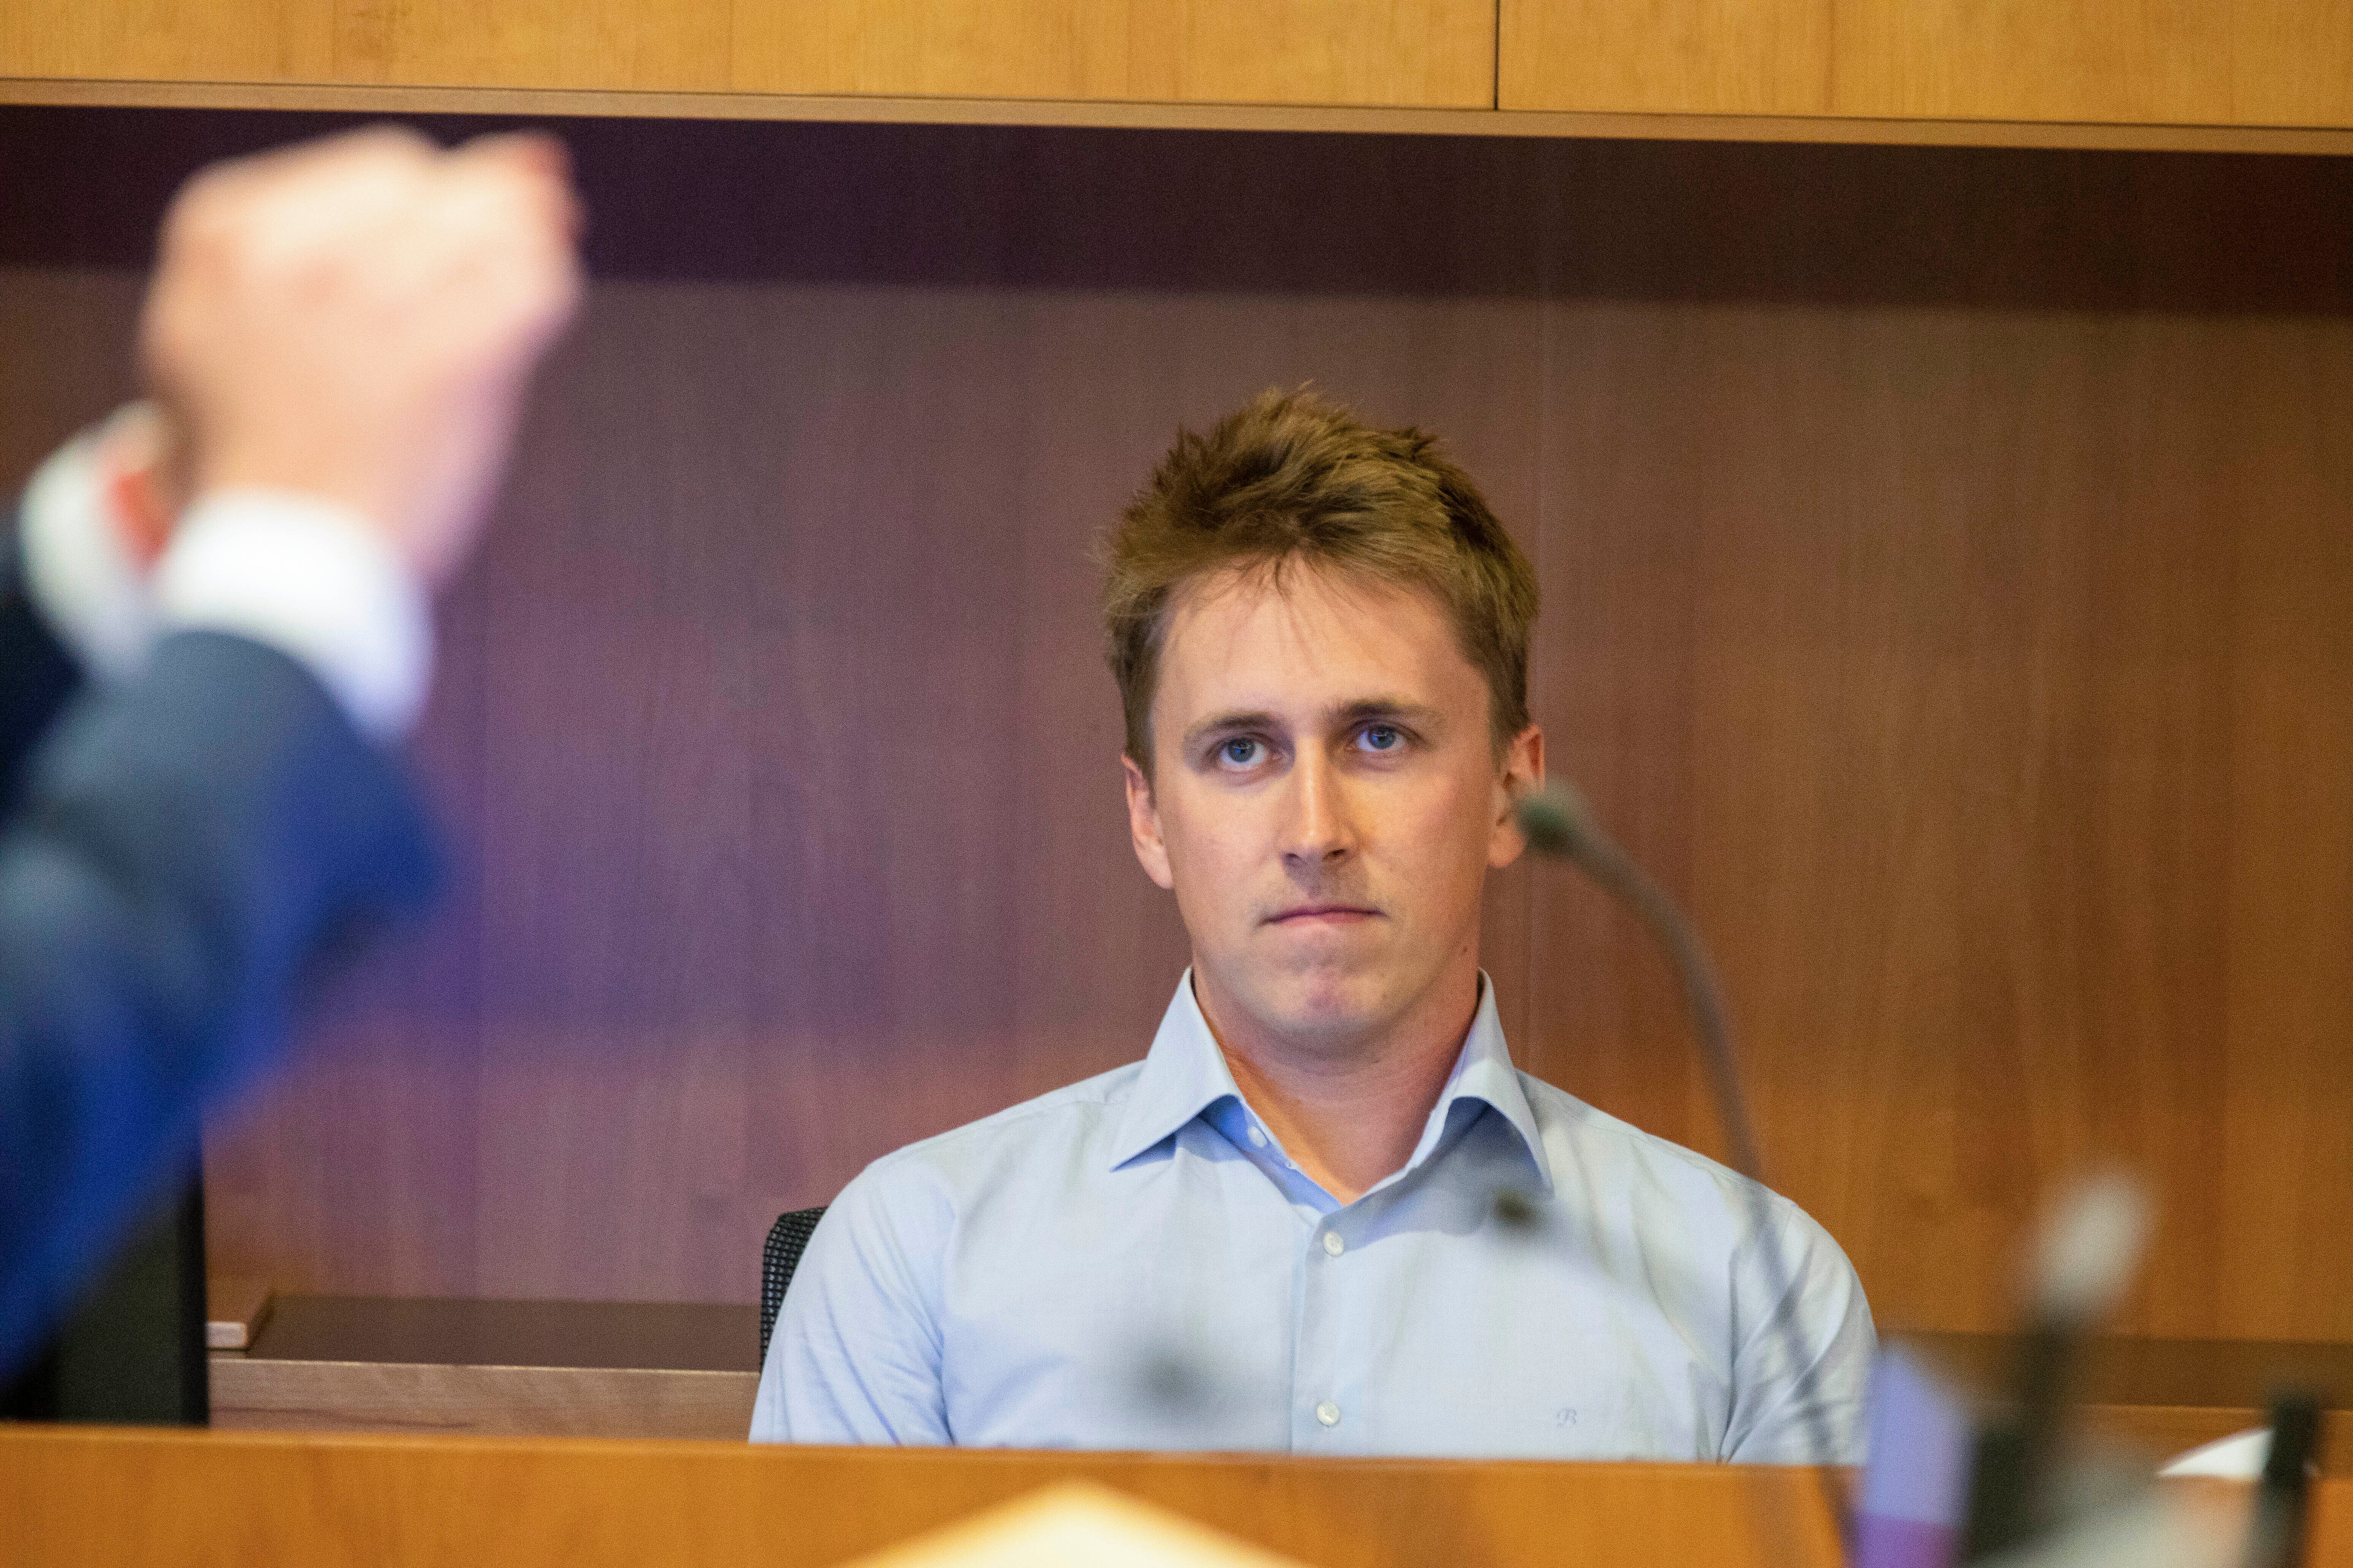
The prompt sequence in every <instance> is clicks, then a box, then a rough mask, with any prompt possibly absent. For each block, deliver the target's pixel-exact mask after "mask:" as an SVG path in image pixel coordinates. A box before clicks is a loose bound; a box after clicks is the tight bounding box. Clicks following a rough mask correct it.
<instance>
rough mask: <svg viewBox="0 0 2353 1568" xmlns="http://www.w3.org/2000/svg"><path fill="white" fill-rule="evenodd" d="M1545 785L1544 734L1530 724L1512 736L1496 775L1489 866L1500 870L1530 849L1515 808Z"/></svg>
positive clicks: (1488, 856) (1488, 841) (1489, 844)
mask: <svg viewBox="0 0 2353 1568" xmlns="http://www.w3.org/2000/svg"><path fill="white" fill-rule="evenodd" d="M1544 782H1545V744H1544V731H1542V730H1540V729H1538V728H1537V727H1536V726H1535V725H1534V724H1531V725H1529V726H1528V727H1527V728H1526V729H1525V730H1523V731H1520V732H1519V733H1518V734H1516V735H1514V736H1513V737H1512V743H1511V744H1510V745H1509V746H1506V747H1505V748H1504V765H1503V766H1502V767H1501V768H1498V769H1497V770H1496V772H1495V816H1494V822H1493V826H1492V829H1491V831H1490V832H1489V834H1488V837H1487V864H1488V865H1490V866H1492V867H1493V868H1495V869H1497V870H1501V869H1503V868H1504V867H1506V866H1508V865H1510V864H1511V863H1512V862H1513V861H1514V860H1516V859H1518V858H1520V855H1521V853H1522V852H1523V851H1525V849H1526V848H1527V847H1528V840H1527V836H1526V835H1525V834H1524V833H1522V832H1521V831H1520V823H1519V818H1517V817H1516V816H1513V815H1512V807H1513V806H1514V805H1515V804H1517V803H1518V801H1519V798H1520V796H1522V795H1525V794H1527V793H1528V792H1529V791H1530V790H1537V789H1542V788H1543V787H1544Z"/></svg>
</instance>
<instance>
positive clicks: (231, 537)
mask: <svg viewBox="0 0 2353 1568" xmlns="http://www.w3.org/2000/svg"><path fill="white" fill-rule="evenodd" d="M154 598H155V608H156V614H157V619H158V621H159V623H160V625H161V627H162V629H164V630H167V631H169V630H205V631H220V632H232V633H235V634H237V636H239V637H251V638H252V639H254V640H255V641H256V642H260V643H266V644H268V645H269V647H275V648H277V649H279V650H280V652H282V653H285V654H287V655H288V656H290V658H294V659H296V660H297V661H299V662H300V663H301V664H303V665H304V666H306V667H308V668H309V669H310V670H311V673H312V674H314V675H316V676H317V677H318V678H319V679H320V681H321V682H322V684H323V685H324V686H325V687H326V688H327V689H328V690H329V691H331V692H332V693H333V694H334V695H335V697H336V699H337V700H339V701H341V702H342V703H343V709H344V710H345V711H346V712H348V713H349V714H350V715H351V716H352V720H353V722H354V723H355V724H357V725H358V727H359V729H360V730H361V731H362V732H363V733H364V734H366V735H367V736H368V737H369V738H370V739H371V740H375V741H377V742H392V741H396V740H398V739H399V738H400V737H402V736H403V735H406V733H407V732H408V731H409V729H410V728H411V727H412V726H413V725H414V724H415V723H416V722H417V712H418V710H420V709H422V708H423V707H424V705H425V692H426V687H427V683H428V682H429V681H430V679H431V678H432V667H433V618H432V614H431V609H430V606H429V605H428V603H427V599H426V595H425V590H424V588H423V586H422V585H421V584H419V583H418V582H417V575H416V574H415V573H414V572H413V571H412V570H410V568H409V566H408V564H407V563H406V562H405V561H404V560H402V559H401V557H400V556H399V554H398V553H397V552H395V551H394V549H393V548H392V545H391V543H390V542H388V541H386V540H385V537H384V535H383V534H382V533H381V532H379V531H377V530H375V529H374V528H371V527H370V526H368V524H367V522H366V521H365V520H364V519H363V518H361V517H359V516H357V515H356V514H354V513H353V512H351V511H350V510H346V509H345V508H343V507H339V506H336V505H334V504H332V502H328V501H323V500H318V499H317V498H315V497H311V496H306V495H301V494H298V493H295V492H293V491H288V490H270V489H230V490H219V491H216V492H214V493H213V494H211V495H208V496H206V497H205V498H204V499H203V500H199V501H198V502H197V503H196V504H195V506H193V507H191V508H190V509H189V510H188V511H187V514H186V515H185V517H183V518H182V519H181V521H180V526H179V531H177V532H176V533H175V534H174V536H173V539H172V543H171V546H170V548H169V549H167V550H165V551H164V558H163V560H162V561H161V562H160V563H158V564H157V566H156V568H155V578H154Z"/></svg>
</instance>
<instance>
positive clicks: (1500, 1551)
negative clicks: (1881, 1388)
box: [0, 1427, 2347, 1568]
mask: <svg viewBox="0 0 2353 1568" xmlns="http://www.w3.org/2000/svg"><path fill="white" fill-rule="evenodd" d="M1067 1479H1082V1480H1088V1481H1092V1482H1095V1483H1097V1484H1100V1485H1104V1486H1109V1487H1113V1488H1115V1489H1118V1490H1120V1491H1123V1492H1125V1493H1127V1494H1129V1495H1131V1496H1134V1497H1137V1498H1141V1499H1143V1500H1145V1501H1148V1502H1152V1503H1155V1504H1157V1505H1159V1506H1160V1507H1163V1508H1166V1509H1170V1510H1174V1511H1176V1513H1178V1514H1180V1515H1183V1516H1184V1517H1186V1518H1188V1519H1193V1520H1197V1521H1200V1522H1202V1523H1204V1524H1208V1525H1209V1526H1211V1527H1212V1528H1214V1529H1217V1530H1219V1531H1225V1532H1227V1533H1228V1534H1230V1535H1234V1536H1237V1537H1239V1538H1240V1539H1242V1540H1244V1541H1248V1542H1254V1543H1256V1544H1258V1545H1261V1546H1263V1547H1266V1548H1268V1549H1270V1550H1272V1551H1275V1552H1283V1553H1286V1554H1288V1555H1291V1556H1293V1557H1296V1558H1298V1559H1300V1560H1301V1561H1303V1562H1308V1563H1316V1564H1319V1565H1320V1568H1389V1565H1392V1564H1395V1565H1398V1568H1403V1565H1407V1564H1413V1565H1417V1568H1419V1565H1420V1564H1427V1563H1492V1564H1493V1565H1495V1568H1515V1565H1518V1564H1528V1565H1530V1568H1535V1565H1536V1564H1551V1563H1560V1562H1563V1561H1567V1562H1599V1563H1615V1564H1622V1565H1624V1568H1646V1565H1649V1564H1658V1565H1660V1568H1669V1565H1672V1568H1683V1565H1685V1564H1689V1563H1711V1564H1721V1565H1722V1568H1748V1565H1751V1564H1754V1565H1756V1568H1764V1565H1765V1564H1767V1563H1770V1564H1773V1565H1774V1568H1800V1565H1803V1564H1810V1563H1821V1564H1831V1563H1836V1562H1837V1561H1838V1551H1837V1537H1836V1533H1835V1529H1834V1527H1833V1525H1832V1524H1831V1521H1830V1519H1829V1518H1828V1516H1827V1515H1826V1514H1825V1513H1824V1512H1823V1510H1822V1504H1821V1494H1820V1490H1819V1489H1817V1487H1816V1484H1815V1478H1814V1477H1813V1476H1812V1475H1811V1474H1810V1473H1809V1472H1807V1471H1804V1470H1800V1469H1797V1468H1781V1467H1776V1466H1760V1467H1755V1468H1735V1467H1730V1466H1698V1465H1546V1464H1532V1463H1504V1464H1469V1463H1461V1462H1444V1461H1440V1462H1430V1461H1410V1460H1286V1459H1264V1458H1182V1459H1180V1458H1163V1457H1145V1456H1136V1455H1103V1454H1097V1455H1072V1454H1024V1453H1015V1452H1009V1451H1002V1450H1000V1451H996V1452H977V1451H976V1452H958V1451H955V1450H941V1449H929V1450H924V1449H909V1450H890V1449H881V1450H876V1449H849V1448H834V1449H825V1448H755V1447H751V1446H749V1445H746V1444H742V1443H735V1444H727V1445H721V1444H703V1443H666V1444H646V1443H622V1442H593V1441H572V1442H557V1441H547V1440H542V1441H536V1442H533V1441H525V1440H519V1439H508V1440H500V1439H493V1438H471V1439H461V1438H438V1439H431V1440H423V1439H418V1438H400V1437H340V1438H337V1437H318V1436H304V1437H297V1436H274V1435H272V1436H264V1435H260V1434H227V1433H208V1434H198V1435H193V1436H173V1435H164V1434H153V1433H147V1432H133V1431H112V1432H110V1431H104V1430H98V1429H89V1428H84V1429H79V1430H72V1429H56V1430H48V1431H42V1430H36V1429H32V1428H15V1429H9V1428H5V1427H0V1509H5V1517H6V1518H7V1519H9V1520H10V1521H11V1523H12V1527H13V1538H12V1547H13V1548H14V1550H15V1551H16V1552H17V1553H18V1556H17V1558H16V1560H17V1561H21V1562H23V1563H26V1564H28V1565H37V1568H52V1565H59V1564H68V1563H74V1564H79V1563H153V1564H155V1565H157V1568H167V1565H169V1564H174V1563H205V1562H218V1561H231V1560H233V1561H238V1562H301V1563H313V1564H317V1565H319V1568H335V1565H337V1564H341V1563H368V1564H370V1565H371V1568H401V1565H403V1564H407V1563H448V1562H454V1561H467V1562H498V1563H514V1564H518V1565H524V1564H531V1563H542V1562H561V1563H565V1564H567V1568H596V1565H599V1564H605V1563H613V1564H629V1565H631V1568H637V1565H640V1564H648V1563H680V1564H689V1563H718V1562H760V1563H774V1564H776V1565H777V1568H830V1565H831V1564H835V1563H842V1562H844V1561H846V1560H848V1559H849V1558H852V1557H855V1556H857V1555H859V1554H860V1553H862V1552H872V1551H875V1550H877V1549H879V1548H881V1547H884V1546H889V1545H892V1544H894V1543H896V1542H901V1541H904V1540H906V1539H908V1538H909V1537H911V1536H913V1535H916V1534H919V1533H921V1532H923V1531H926V1530H929V1529H933V1528H935V1527H937V1526H940V1525H944V1524H947V1523H949V1522H951V1521H956V1520H960V1519H964V1518H965V1517H967V1516H969V1515H971V1514H973V1513H975V1512H976V1511H978V1510H981V1509H983V1508H986V1507H988V1506H990V1505H992V1504H996V1503H1000V1502H1003V1501H1006V1500H1009V1499H1012V1498H1016V1497H1019V1496H1022V1495H1024V1494H1026V1493H1029V1492H1030V1491H1033V1490H1035V1489H1038V1488H1039V1487H1041V1486H1045V1485H1048V1484H1050V1483H1052V1482H1056V1481H1061V1480H1067ZM2341 1490H2342V1489H2341V1486H2340V1485H2339V1484H2338V1483H2334V1482H2326V1483H2323V1484H2322V1485H2321V1486H2320V1487H2319V1489H2317V1496H2316V1507H2315V1513H2314V1520H2315V1539H2316V1542H2319V1543H2322V1545H2323V1546H2324V1548H2325V1551H2324V1552H2321V1553H2319V1554H2316V1555H2315V1556H2314V1557H2313V1559H2312V1561H2313V1562H2314V1563H2316V1564H2333V1563H2339V1562H2343V1561H2346V1560H2347V1559H2346V1558H2344V1557H2341V1556H2337V1555H2332V1554H2331V1553H2335V1552H2339V1551H2341V1550H2342V1541H2343V1536H2342V1533H2341V1532H2342V1530H2343V1523H2342V1521H2343V1520H2344V1518H2345V1499H2344V1498H2343V1497H2342V1496H2341V1495H2340V1493H2341ZM103 1497H111V1498H135V1499H137V1500H138V1505H137V1506H136V1507H121V1508H105V1509H93V1508H90V1507H89V1506H88V1502H89V1500H90V1499H91V1498H103Z"/></svg>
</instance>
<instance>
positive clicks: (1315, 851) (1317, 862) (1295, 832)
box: [1282, 751, 1356, 870]
mask: <svg viewBox="0 0 2353 1568" xmlns="http://www.w3.org/2000/svg"><path fill="white" fill-rule="evenodd" d="M1290 793H1291V819H1290V821H1289V822H1288V823H1286V824H1285V825H1284V833H1283V850H1282V858H1284V859H1285V860H1287V861H1289V862H1290V863H1291V864H1293V866H1295V867H1297V868H1300V869H1302V870H1314V869H1316V868H1322V867H1326V866H1331V865H1335V864H1336V863H1338V862H1339V861H1341V860H1344V859H1345V858H1347V857H1348V854H1349V852H1350V851H1352V850H1353V849H1355V848H1356V829H1355V826H1354V823H1353V819H1352V817H1351V814H1350V812H1349V809H1348V795H1347V786H1346V784H1345V782H1344V781H1343V780H1342V779H1341V777H1340V771H1339V770H1338V769H1337V768H1335V767H1334V766H1333V765H1332V763H1331V761H1330V759H1328V758H1326V757H1324V755H1323V754H1322V753H1321V752H1314V751H1310V752H1308V753H1307V754H1306V755H1304V756H1303V757H1302V758H1301V759H1300V761H1299V763H1298V764H1297V765H1296V766H1295V767H1293V769H1292V770H1291V792H1290Z"/></svg>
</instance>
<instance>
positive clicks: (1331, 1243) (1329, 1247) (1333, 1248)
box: [1324, 1230, 1348, 1426]
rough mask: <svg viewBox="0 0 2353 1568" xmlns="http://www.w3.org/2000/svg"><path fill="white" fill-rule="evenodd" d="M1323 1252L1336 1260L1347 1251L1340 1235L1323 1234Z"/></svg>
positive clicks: (1332, 1232) (1331, 1232)
mask: <svg viewBox="0 0 2353 1568" xmlns="http://www.w3.org/2000/svg"><path fill="white" fill-rule="evenodd" d="M1347 1250H1348V1244H1347V1243H1346V1242H1345V1241H1342V1240H1341V1239H1340V1233H1339V1232H1338V1231H1336V1230H1327V1231H1325V1232H1324V1251H1325V1252H1327V1253H1329V1254H1331V1255H1332V1256H1333V1257H1335V1258H1337V1257H1339V1256H1340V1254H1342V1253H1344V1252H1345V1251H1347ZM1325 1425H1326V1426H1329V1425H1330V1423H1329V1422H1326V1423H1325Z"/></svg>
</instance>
